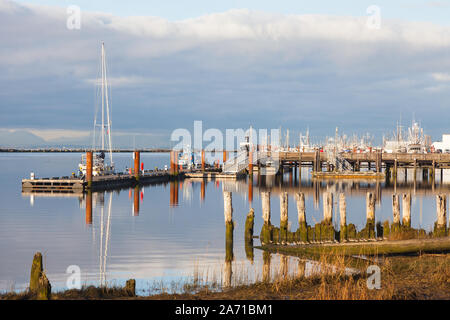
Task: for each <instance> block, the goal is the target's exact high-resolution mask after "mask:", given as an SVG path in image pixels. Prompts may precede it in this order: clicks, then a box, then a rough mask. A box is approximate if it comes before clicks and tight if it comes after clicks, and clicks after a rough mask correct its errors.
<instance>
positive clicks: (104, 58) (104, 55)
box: [102, 42, 113, 166]
mask: <svg viewBox="0 0 450 320" xmlns="http://www.w3.org/2000/svg"><path fill="white" fill-rule="evenodd" d="M102 56H103V70H104V71H103V74H104V90H105V100H106V117H107V119H106V120H107V124H106V128H107V133H108V147H109V159H110V162H111V163H110V164H111V166H112V165H113V159H112V144H111V119H110V116H109V96H108V79H107V77H106V54H105V43H104V42H103V43H102ZM102 83H103V82H102ZM102 86H103V84H102ZM102 100H103V98H102ZM102 116H103V111H102ZM102 128H103V127H102Z"/></svg>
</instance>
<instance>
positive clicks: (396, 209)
mask: <svg viewBox="0 0 450 320" xmlns="http://www.w3.org/2000/svg"><path fill="white" fill-rule="evenodd" d="M392 215H393V221H392V228H391V231H392V232H396V231H397V232H398V231H400V199H399V196H398V194H393V195H392Z"/></svg>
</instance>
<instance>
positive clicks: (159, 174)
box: [22, 171, 171, 193]
mask: <svg viewBox="0 0 450 320" xmlns="http://www.w3.org/2000/svg"><path fill="white" fill-rule="evenodd" d="M170 180H171V175H170V174H169V173H168V172H165V171H155V172H148V173H144V174H141V175H140V176H139V182H138V181H137V180H136V177H135V176H133V175H129V174H117V175H105V176H97V177H92V184H91V186H90V187H89V186H88V181H87V180H85V179H79V178H68V177H62V178H51V179H50V178H42V179H23V180H22V191H23V192H33V193H44V192H45V193H48V192H51V193H83V192H86V191H87V190H92V191H98V190H110V189H119V188H127V187H134V186H135V185H137V184H143V185H145V184H152V183H160V182H169V181H170Z"/></svg>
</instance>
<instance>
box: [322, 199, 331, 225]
mask: <svg viewBox="0 0 450 320" xmlns="http://www.w3.org/2000/svg"><path fill="white" fill-rule="evenodd" d="M323 220H324V222H327V223H331V222H332V220H333V194H332V193H331V192H324V194H323Z"/></svg>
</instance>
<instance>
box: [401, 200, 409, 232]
mask: <svg viewBox="0 0 450 320" xmlns="http://www.w3.org/2000/svg"><path fill="white" fill-rule="evenodd" d="M402 216H403V225H404V226H406V227H411V194H410V193H407V194H404V195H403V198H402Z"/></svg>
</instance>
